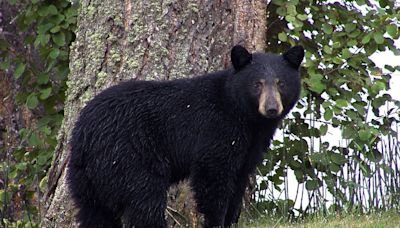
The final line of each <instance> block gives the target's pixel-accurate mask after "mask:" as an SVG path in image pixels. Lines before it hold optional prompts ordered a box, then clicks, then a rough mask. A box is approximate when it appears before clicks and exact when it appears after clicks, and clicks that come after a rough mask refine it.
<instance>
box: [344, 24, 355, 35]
mask: <svg viewBox="0 0 400 228" xmlns="http://www.w3.org/2000/svg"><path fill="white" fill-rule="evenodd" d="M356 27H357V25H356V24H353V23H349V24H346V25H345V27H344V29H345V31H346V32H347V33H350V32H352V31H354V29H356Z"/></svg>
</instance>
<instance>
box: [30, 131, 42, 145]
mask: <svg viewBox="0 0 400 228" xmlns="http://www.w3.org/2000/svg"><path fill="white" fill-rule="evenodd" d="M28 143H29V146H38V145H39V144H40V139H39V137H38V136H37V135H36V134H35V133H33V134H31V136H30V137H29V139H28Z"/></svg>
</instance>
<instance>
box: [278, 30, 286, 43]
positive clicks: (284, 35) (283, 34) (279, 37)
mask: <svg viewBox="0 0 400 228" xmlns="http://www.w3.org/2000/svg"><path fill="white" fill-rule="evenodd" d="M278 39H279V40H280V41H282V42H286V41H287V35H286V33H285V32H280V33H279V34H278Z"/></svg>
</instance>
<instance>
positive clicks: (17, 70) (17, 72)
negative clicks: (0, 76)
mask: <svg viewBox="0 0 400 228" xmlns="http://www.w3.org/2000/svg"><path fill="white" fill-rule="evenodd" d="M24 71H25V64H23V63H21V62H20V63H18V65H17V67H16V68H15V71H14V78H15V79H18V78H19V77H21V75H22V74H23V73H24Z"/></svg>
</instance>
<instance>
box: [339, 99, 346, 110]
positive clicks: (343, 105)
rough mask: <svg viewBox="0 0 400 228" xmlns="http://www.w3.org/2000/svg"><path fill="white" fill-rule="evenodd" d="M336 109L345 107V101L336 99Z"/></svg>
mask: <svg viewBox="0 0 400 228" xmlns="http://www.w3.org/2000/svg"><path fill="white" fill-rule="evenodd" d="M336 107H338V108H344V107H347V101H346V100H344V99H337V100H336Z"/></svg>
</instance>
